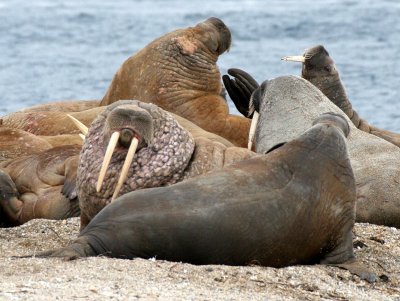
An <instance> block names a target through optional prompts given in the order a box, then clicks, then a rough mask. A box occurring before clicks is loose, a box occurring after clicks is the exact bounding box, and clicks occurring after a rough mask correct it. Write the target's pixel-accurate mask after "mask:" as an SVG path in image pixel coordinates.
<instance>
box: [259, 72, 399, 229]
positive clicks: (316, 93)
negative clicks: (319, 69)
mask: <svg viewBox="0 0 400 301" xmlns="http://www.w3.org/2000/svg"><path fill="white" fill-rule="evenodd" d="M256 91H257V90H256ZM255 95H259V97H256V98H259V99H253V100H254V102H255V103H258V105H259V113H260V117H259V121H258V125H257V129H256V137H255V139H256V152H258V153H264V152H265V151H267V150H268V149H270V148H271V147H273V146H274V145H276V144H278V143H281V142H285V141H289V140H291V139H293V138H294V137H296V136H297V135H299V133H301V132H302V131H304V130H305V129H306V128H307V125H308V124H309V123H310V122H311V121H312V120H313V119H315V118H316V117H317V116H319V115H320V114H322V113H324V112H335V113H337V114H340V115H342V116H343V117H345V118H347V120H348V117H347V115H346V114H344V113H343V111H342V110H340V109H339V108H338V107H337V106H336V105H334V104H333V103H332V102H331V101H330V100H329V99H328V98H327V97H326V96H325V95H324V94H322V92H321V91H320V90H319V89H317V88H316V87H315V86H314V85H312V84H311V83H309V82H308V81H306V80H304V79H302V78H298V77H294V76H283V77H278V78H276V79H273V80H270V81H266V82H264V83H263V84H262V85H261V87H260V88H259V91H258V92H255V93H253V97H254V96H255ZM350 127H351V132H350V135H349V137H348V149H349V154H350V160H351V164H352V166H353V170H354V174H355V177H356V185H357V219H356V220H357V221H359V222H368V223H374V224H379V225H386V226H394V227H397V228H400V201H399V200H400V189H399V184H398V183H399V181H400V168H399V166H398V162H399V161H400V150H399V148H398V147H396V146H395V145H393V144H391V143H389V142H387V141H385V140H383V139H380V138H378V137H376V136H374V135H369V134H368V133H366V132H363V131H361V130H359V129H357V128H356V127H355V126H354V125H353V124H352V123H350Z"/></svg>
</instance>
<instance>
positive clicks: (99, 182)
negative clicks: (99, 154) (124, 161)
mask: <svg viewBox="0 0 400 301" xmlns="http://www.w3.org/2000/svg"><path fill="white" fill-rule="evenodd" d="M119 135H120V133H119V132H114V133H113V134H112V135H111V138H110V142H109V143H108V146H107V150H106V154H105V156H104V159H103V163H102V164H101V169H100V173H99V178H98V180H97V185H96V191H97V192H99V191H100V190H101V186H102V185H103V181H104V177H105V176H106V172H107V168H108V165H110V161H111V157H112V155H113V152H114V149H115V146H116V145H117V143H118V139H119Z"/></svg>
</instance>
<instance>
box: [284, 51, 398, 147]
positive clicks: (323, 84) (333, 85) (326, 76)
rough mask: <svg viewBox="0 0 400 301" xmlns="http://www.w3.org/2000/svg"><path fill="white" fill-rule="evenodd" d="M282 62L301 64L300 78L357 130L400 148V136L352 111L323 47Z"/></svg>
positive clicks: (337, 73)
mask: <svg viewBox="0 0 400 301" xmlns="http://www.w3.org/2000/svg"><path fill="white" fill-rule="evenodd" d="M282 60H285V61H295V62H301V63H302V71H301V76H302V77H303V78H304V79H306V80H308V81H309V82H311V83H312V84H313V85H314V86H316V87H317V88H318V89H320V90H321V91H322V93H324V94H325V95H326V96H327V97H328V98H329V99H330V100H331V101H332V102H333V103H334V104H335V105H337V106H338V107H339V108H340V109H342V111H343V112H345V113H346V115H347V116H348V117H349V118H350V120H351V121H352V122H353V123H354V125H355V126H356V127H357V128H359V129H360V130H362V131H364V132H367V133H371V134H373V135H375V136H378V137H380V138H382V139H385V140H386V141H389V142H391V143H393V144H394V145H396V146H400V134H398V133H393V132H390V131H387V130H382V129H379V128H377V127H375V126H373V125H370V124H369V123H368V122H367V121H365V120H364V119H362V118H360V117H359V116H358V114H357V112H356V111H354V110H353V107H352V105H351V103H350V100H349V98H348V97H347V93H346V90H345V88H344V86H343V84H342V81H341V80H340V76H339V71H338V70H337V69H336V66H335V63H334V61H333V60H332V58H331V57H330V56H329V53H328V51H326V49H325V48H324V46H322V45H317V46H314V47H311V48H309V49H307V50H306V51H305V53H304V54H303V56H286V57H283V58H282Z"/></svg>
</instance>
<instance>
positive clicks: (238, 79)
mask: <svg viewBox="0 0 400 301" xmlns="http://www.w3.org/2000/svg"><path fill="white" fill-rule="evenodd" d="M228 74H229V75H231V76H233V77H234V78H233V79H231V78H230V77H229V76H228V75H226V74H225V75H224V76H222V81H223V82H224V85H225V88H226V91H227V92H228V94H229V96H230V98H231V99H232V102H233V103H234V104H235V107H236V108H237V110H238V111H239V112H240V113H241V114H243V115H244V116H246V117H249V118H252V115H253V112H249V107H250V99H251V96H252V94H253V92H254V91H255V90H256V89H257V88H258V87H259V84H258V83H257V81H256V80H255V79H254V78H253V77H252V76H251V75H250V74H248V73H247V72H245V71H243V70H240V69H236V68H231V69H228Z"/></svg>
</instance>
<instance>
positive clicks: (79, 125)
mask: <svg viewBox="0 0 400 301" xmlns="http://www.w3.org/2000/svg"><path fill="white" fill-rule="evenodd" d="M67 116H68V117H69V118H70V119H71V120H72V121H73V123H74V124H75V125H76V127H77V128H78V129H79V130H80V131H81V132H82V134H83V135H86V134H87V132H88V127H87V126H86V125H84V124H83V123H82V122H80V121H79V120H78V119H76V118H75V117H74V116H72V115H69V114H67Z"/></svg>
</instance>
